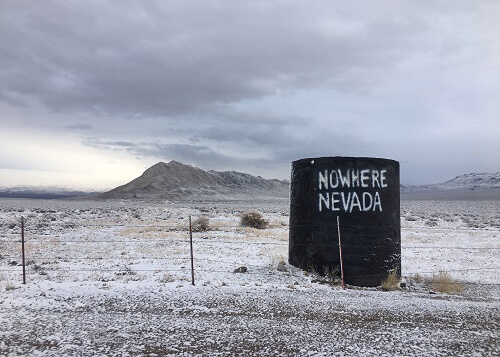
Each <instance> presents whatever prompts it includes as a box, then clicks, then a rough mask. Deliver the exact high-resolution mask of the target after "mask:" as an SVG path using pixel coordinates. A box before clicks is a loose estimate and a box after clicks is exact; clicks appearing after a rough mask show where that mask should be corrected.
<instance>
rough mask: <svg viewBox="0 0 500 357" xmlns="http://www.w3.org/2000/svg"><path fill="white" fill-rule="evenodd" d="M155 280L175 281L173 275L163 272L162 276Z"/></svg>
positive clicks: (163, 281) (162, 281)
mask: <svg viewBox="0 0 500 357" xmlns="http://www.w3.org/2000/svg"><path fill="white" fill-rule="evenodd" d="M156 281H158V282H159V283H173V282H174V281H176V279H175V276H173V275H171V274H167V273H164V274H163V275H162V276H160V277H158V279H156Z"/></svg>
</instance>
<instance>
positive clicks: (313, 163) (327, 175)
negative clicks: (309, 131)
mask: <svg viewBox="0 0 500 357" xmlns="http://www.w3.org/2000/svg"><path fill="white" fill-rule="evenodd" d="M399 196H400V184H399V162H397V161H394V160H388V159H379V158H369V157H321V158H309V159H302V160H297V161H294V162H292V175H291V186H290V239H289V262H290V264H292V265H294V266H297V267H300V268H302V269H305V270H311V269H314V270H315V271H317V272H319V273H320V274H322V273H325V270H326V269H328V270H330V271H332V270H335V269H336V268H339V269H340V258H339V245H338V244H339V238H338V228H337V217H339V222H340V224H339V228H340V237H341V241H342V256H343V265H344V279H345V282H346V283H347V284H351V285H357V286H378V285H380V284H381V282H382V281H383V280H384V279H385V278H386V277H387V275H388V274H389V273H390V272H391V271H393V270H394V269H396V271H397V272H398V274H401V223H400V201H399Z"/></svg>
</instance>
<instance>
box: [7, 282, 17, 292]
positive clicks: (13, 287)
mask: <svg viewBox="0 0 500 357" xmlns="http://www.w3.org/2000/svg"><path fill="white" fill-rule="evenodd" d="M15 288H16V286H15V285H14V284H12V283H11V282H10V281H8V282H7V283H5V291H10V290H14V289H15Z"/></svg>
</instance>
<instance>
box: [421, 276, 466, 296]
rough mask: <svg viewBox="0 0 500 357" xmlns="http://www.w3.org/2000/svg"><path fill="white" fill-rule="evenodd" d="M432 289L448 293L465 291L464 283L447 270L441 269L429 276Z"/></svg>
mask: <svg viewBox="0 0 500 357" xmlns="http://www.w3.org/2000/svg"><path fill="white" fill-rule="evenodd" d="M429 283H430V284H431V287H432V290H434V291H437V292H440V293H447V294H461V293H463V291H464V284H462V283H460V282H458V281H456V280H454V279H453V278H452V277H451V275H450V274H449V273H447V272H445V271H440V272H439V273H437V274H432V277H431V278H429Z"/></svg>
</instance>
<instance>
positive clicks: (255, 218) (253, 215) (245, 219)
mask: <svg viewBox="0 0 500 357" xmlns="http://www.w3.org/2000/svg"><path fill="white" fill-rule="evenodd" d="M240 225H241V226H242V227H250V228H257V229H264V228H267V226H268V225H269V222H268V221H267V220H265V219H264V218H263V217H262V215H261V214H260V213H259V212H255V211H250V212H245V213H243V214H242V215H241V221H240Z"/></svg>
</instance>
